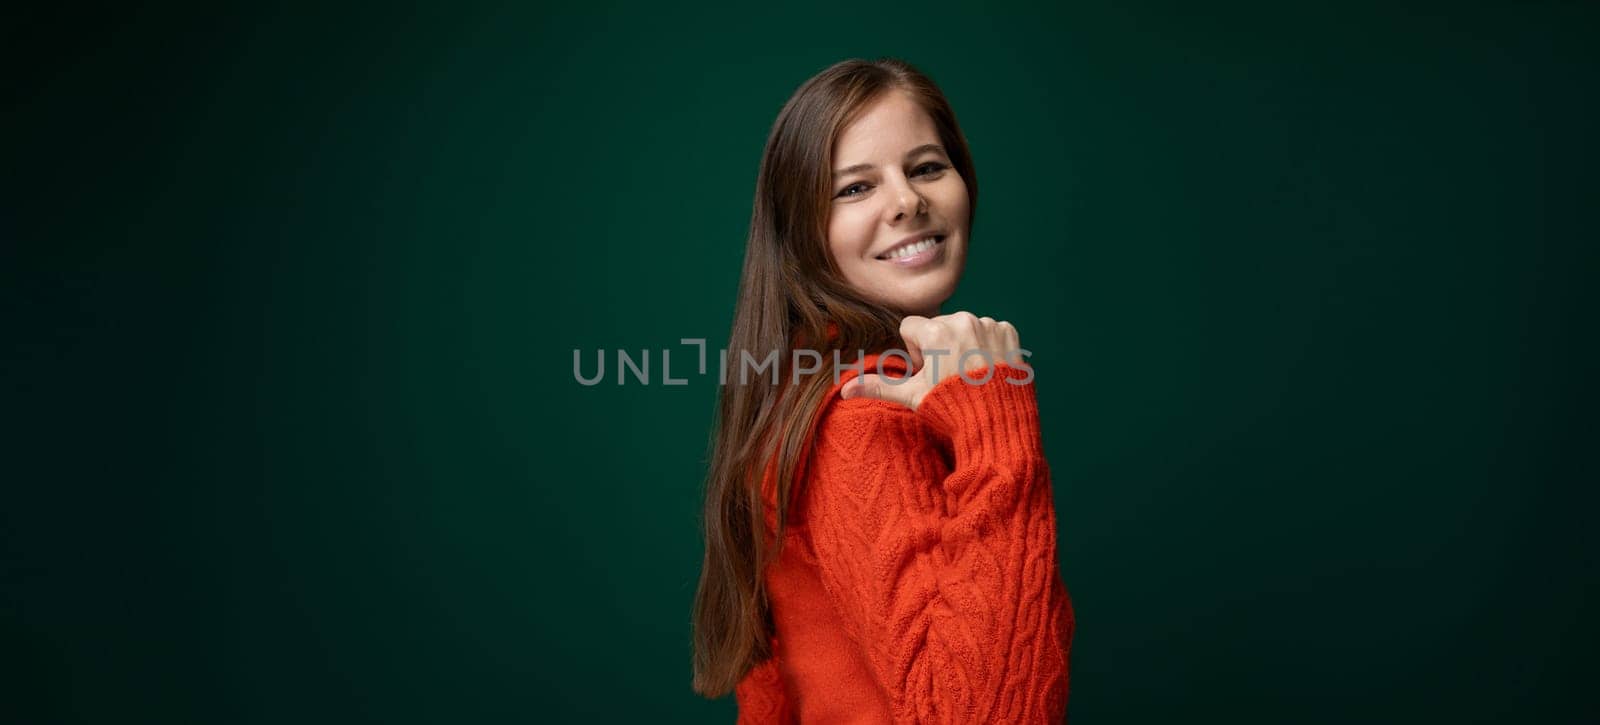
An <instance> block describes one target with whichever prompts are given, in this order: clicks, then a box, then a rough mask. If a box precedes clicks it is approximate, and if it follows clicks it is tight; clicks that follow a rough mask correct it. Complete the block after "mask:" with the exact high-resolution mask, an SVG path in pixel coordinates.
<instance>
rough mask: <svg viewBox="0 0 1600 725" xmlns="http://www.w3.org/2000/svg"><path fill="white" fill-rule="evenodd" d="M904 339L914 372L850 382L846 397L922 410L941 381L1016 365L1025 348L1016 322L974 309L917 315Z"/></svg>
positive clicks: (905, 327)
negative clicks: (979, 313) (999, 365)
mask: <svg viewBox="0 0 1600 725" xmlns="http://www.w3.org/2000/svg"><path fill="white" fill-rule="evenodd" d="M900 337H901V338H903V339H904V340H905V342H906V352H907V353H909V354H910V357H911V370H912V371H913V374H912V375H911V376H910V377H906V378H885V377H884V376H882V375H876V374H862V375H859V376H857V377H856V378H855V379H853V380H851V381H850V382H848V383H845V385H844V387H843V388H841V389H840V390H839V395H840V397H843V398H878V399H879V400H889V401H893V402H896V403H900V404H901V405H904V406H906V407H909V408H911V409H912V410H916V409H917V407H918V406H920V405H922V398H923V397H924V396H926V395H927V394H928V391H930V390H933V387H934V386H935V385H938V384H939V381H941V380H944V379H945V378H948V377H950V376H952V375H957V374H965V373H967V372H969V371H971V370H976V369H978V368H982V367H985V366H990V365H993V364H995V363H999V362H1004V363H1007V364H1010V365H1016V364H1018V351H1019V350H1021V348H1022V346H1021V344H1020V342H1019V340H1018V339H1017V328H1015V327H1012V326H1011V323H1009V322H996V321H995V319H994V318H992V317H978V316H976V315H974V314H972V313H971V312H954V313H951V314H948V315H940V316H938V317H933V318H928V317H920V316H917V315H911V316H909V317H906V318H905V319H904V320H901V321H900ZM980 379H981V377H980Z"/></svg>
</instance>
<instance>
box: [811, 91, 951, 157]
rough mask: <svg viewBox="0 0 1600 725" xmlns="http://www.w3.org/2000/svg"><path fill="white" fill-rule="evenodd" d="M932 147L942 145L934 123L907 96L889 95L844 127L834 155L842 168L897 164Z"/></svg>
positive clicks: (891, 92) (899, 94)
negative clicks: (916, 150) (925, 146)
mask: <svg viewBox="0 0 1600 725" xmlns="http://www.w3.org/2000/svg"><path fill="white" fill-rule="evenodd" d="M929 143H939V131H938V129H936V128H935V127H934V125H933V119H932V118H930V117H929V116H928V113H927V112H926V111H924V110H922V107H921V106H919V105H917V102H916V101H913V100H911V97H910V96H907V95H906V94H905V93H904V92H901V91H890V92H889V93H886V94H884V96H883V97H882V98H879V99H877V100H876V101H873V103H872V104H871V105H869V106H868V107H867V108H866V110H865V111H863V112H862V113H861V115H860V116H859V117H857V118H856V120H855V121H854V122H852V123H851V124H850V125H848V126H846V127H845V129H844V132H843V133H840V134H839V140H838V142H837V143H836V144H835V145H834V151H833V154H834V159H835V160H837V161H839V162H841V163H843V164H853V163H856V162H861V161H872V160H883V161H889V160H898V159H899V158H900V156H901V155H902V154H904V153H905V152H906V151H909V150H911V149H913V148H916V147H918V146H921V145H923V144H929Z"/></svg>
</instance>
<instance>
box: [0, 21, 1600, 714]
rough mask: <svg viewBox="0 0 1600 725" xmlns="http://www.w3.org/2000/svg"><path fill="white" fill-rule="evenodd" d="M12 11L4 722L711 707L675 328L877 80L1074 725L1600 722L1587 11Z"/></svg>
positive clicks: (0, 570) (686, 366) (1, 604)
mask: <svg viewBox="0 0 1600 725" xmlns="http://www.w3.org/2000/svg"><path fill="white" fill-rule="evenodd" d="M7 15H8V16H11V19H9V20H7V21H4V22H0V27H3V29H0V37H3V38H4V40H5V42H4V43H3V45H4V47H5V50H4V53H5V54H6V68H7V72H6V75H7V77H8V82H7V84H6V85H5V87H4V88H3V89H0V96H3V98H4V116H3V122H4V132H5V133H4V137H3V139H0V153H3V156H0V168H3V170H4V174H3V178H4V182H3V183H4V185H5V186H4V191H5V196H4V201H0V209H3V211H4V213H3V214H0V275H3V282H4V286H3V290H0V299H3V300H4V307H3V310H4V321H5V327H4V337H5V345H4V351H5V354H4V364H5V367H4V373H5V375H4V384H3V386H4V387H3V393H0V395H3V398H0V411H4V418H3V419H4V421H5V431H4V433H5V436H4V444H3V445H4V458H3V461H4V468H3V473H0V487H3V488H0V490H3V498H0V527H3V528H0V544H3V549H0V555H3V560H0V576H3V579H0V636H3V641H0V651H3V652H4V655H3V658H4V661H5V663H6V668H7V670H8V671H7V672H6V673H5V677H4V681H3V684H0V721H5V722H19V723H33V722H208V723H218V722H230V723H254V722H261V723H268V722H272V723H285V722H323V721H325V722H386V723H404V722H513V721H516V722H545V721H547V722H652V721H655V722H731V721H732V719H733V717H734V714H735V706H734V703H733V701H732V699H731V698H729V699H724V700H720V701H714V702H713V701H706V700H702V699H700V698H698V697H697V696H695V695H694V694H693V693H692V692H691V691H690V689H689V677H690V670H689V666H690V660H689V652H690V649H689V647H690V640H689V631H690V630H689V611H690V605H691V602H692V599H693V594H694V588H695V582H696V580H697V577H698V571H699V565H700V557H701V554H702V549H701V541H700V538H699V529H698V517H699V504H700V492H701V486H702V476H703V474H704V471H705V458H706V443H707V435H708V433H709V430H710V426H711V423H712V412H713V403H714V400H715V394H716V386H715V384H714V383H713V382H712V381H711V379H710V378H709V377H707V376H699V375H696V374H694V370H693V365H692V361H693V359H694V356H693V348H686V347H683V346H681V345H680V344H679V342H678V341H679V340H680V339H682V338H705V339H707V340H708V341H709V345H710V347H711V349H712V350H713V351H715V350H716V349H718V348H719V347H720V346H721V345H722V344H724V343H725V341H726V334H727V327H728V324H729V322H730V320H731V316H732V309H733V307H732V305H733V300H734V296H735V292H736V287H737V281H738V280H737V277H738V271H739V267H740V264H741V260H742V256H743V243H744V235H745V232H746V229H747V224H748V220H749V213H750V199H751V194H752V190H753V183H754V177H755V171H756V165H757V163H758V161H759V157H760V152H761V147H762V144H763V142H764V140H765V138H766V134H767V132H768V129H769V127H770V124H771V122H772V120H773V118H774V116H775V114H776V113H777V111H778V109H779V107H780V105H781V104H782V103H783V101H784V100H785V99H786V98H787V97H788V95H789V93H791V92H792V91H793V89H794V88H795V87H796V86H797V85H798V84H799V83H800V82H801V81H803V80H804V79H805V78H807V77H809V76H810V75H811V74H813V73H815V72H816V71H818V70H820V69H822V68H823V67H825V66H827V65H828V64H831V63H833V62H834V61H837V60H840V59H843V58H847V57H866V58H872V57H878V56H885V55H889V56H898V57H903V58H905V59H907V60H909V61H911V62H912V63H914V64H917V65H918V66H920V67H921V68H922V69H923V70H925V71H926V72H928V73H929V74H930V75H932V76H933V78H934V79H935V80H936V81H938V82H939V83H940V84H941V85H942V86H943V87H944V89H945V91H946V92H947V94H948V96H949V97H950V99H951V102H952V103H953V105H954V107H955V109H956V110H957V113H958V114H959V116H960V119H961V122H962V123H963V125H964V127H965V130H966V132H967V135H968V137H969V139H970V141H971V145H972V149H973V152H974V155H975V158H976V162H977V166H978V170H979V178H980V181H981V188H982V195H981V202H980V209H981V211H980V213H979V219H978V224H977V228H976V229H975V232H974V237H973V241H974V249H973V252H972V257H971V260H970V264H969V266H968V273H967V276H966V278H965V280H964V282H963V285H962V287H961V289H960V291H959V292H958V294H957V297H956V298H955V299H953V300H952V301H951V303H950V304H949V305H947V307H946V310H947V311H949V310H956V309H971V310H974V311H979V313H980V314H988V315H992V316H995V317H999V318H1003V319H1009V320H1012V321H1014V322H1015V323H1016V324H1017V326H1018V328H1019V329H1020V330H1021V331H1022V336H1023V340H1024V343H1025V346H1027V347H1028V348H1030V349H1031V350H1033V352H1034V355H1033V358H1032V362H1033V363H1034V365H1035V367H1036V369H1037V371H1038V376H1039V377H1038V381H1037V387H1038V391H1039V395H1040V397H1041V408H1042V411H1043V412H1042V423H1043V426H1044V427H1043V430H1044V436H1045V442H1046V445H1047V452H1048V456H1049V458H1050V461H1051V464H1052V470H1053V472H1054V485H1055V487H1056V502H1057V507H1058V511H1059V514H1060V527H1061V528H1060V535H1061V539H1060V540H1061V563H1062V572H1063V576H1064V579H1065V581H1066V583H1067V585H1068V588H1069V589H1070V590H1071V592H1072V595H1073V601H1074V606H1075V610H1076V613H1077V616H1078V634H1077V639H1076V642H1075V646H1074V648H1073V652H1072V655H1073V660H1072V668H1073V669H1072V695H1071V703H1070V707H1071V715H1072V719H1073V721H1075V722H1083V723H1132V722H1170V721H1174V720H1178V719H1184V720H1194V721H1200V722H1228V723H1282V722H1307V723H1310V722H1330V723H1332V722H1396V723H1409V722H1424V721H1428V722H1434V721H1437V722H1515V723H1522V722H1577V721H1584V720H1591V719H1593V718H1595V717H1596V715H1597V714H1600V713H1597V712H1596V708H1595V705H1594V700H1593V698H1592V697H1591V696H1590V693H1591V692H1592V674H1593V672H1594V668H1593V667H1592V666H1591V665H1590V662H1589V661H1590V659H1591V655H1590V653H1589V651H1588V650H1589V649H1590V646H1591V645H1592V644H1593V642H1594V641H1595V634H1596V632H1595V629H1596V628H1595V623H1594V622H1595V619H1594V617H1593V615H1594V613H1595V612H1594V600H1593V598H1592V595H1593V589H1594V586H1593V583H1594V557H1593V554H1594V550H1595V549H1594V546H1593V545H1594V543H1595V542H1594V536H1593V534H1592V533H1589V531H1588V528H1587V527H1588V524H1589V521H1588V519H1589V518H1590V517H1591V516H1592V512H1593V511H1594V504H1595V503H1596V501H1595V494H1594V492H1593V490H1594V489H1593V486H1594V484H1595V483H1596V480H1597V476H1596V473H1597V471H1596V468H1597V467H1596V463H1595V457H1594V441H1595V427H1594V418H1593V413H1592V410H1593V409H1592V408H1591V407H1590V404H1591V403H1592V402H1593V396H1592V393H1593V385H1592V381H1593V373H1594V370H1595V369H1596V367H1595V365H1596V355H1595V352H1596V349H1595V342H1594V335H1593V332H1594V323H1593V315H1592V311H1593V308H1592V304H1593V302H1594V300H1593V296H1594V295H1593V289H1592V280H1593V278H1594V274H1595V272H1596V271H1597V270H1596V266H1595V254H1594V252H1593V242H1594V238H1593V235H1594V209H1595V201H1596V198H1597V195H1596V183H1595V180H1594V179H1595V177H1594V175H1593V167H1594V161H1595V156H1594V150H1595V141H1594V138H1595V135H1594V129H1595V127H1596V123H1595V122H1596V117H1595V105H1596V104H1595V100H1596V99H1595V94H1596V91H1595V87H1596V84H1595V83H1594V79H1595V76H1596V74H1595V71H1596V54H1595V52H1594V42H1593V41H1594V38H1595V37H1596V35H1597V34H1596V29H1597V28H1596V15H1597V13H1596V11H1595V6H1594V5H1593V4H1589V3H1575V2H1549V3H1504V4H1489V5H1464V4H1460V3H1450V4H1445V3H1440V4H1437V5H1435V6H1430V7H1424V6H1413V7H1400V6H1396V5H1393V4H1383V5H1375V6H1356V5H1352V4H1349V3H1313V4H1300V3H1291V4H1287V5H1285V4H1282V3H1257V4H1248V5H1236V4H1228V5H1226V6H1218V5H1215V4H1192V3H1191V4H1177V3H1173V4H1154V3H1147V2H1115V3H1111V2H1106V3H1098V2H1097V3H1072V4H1051V5H1042V4H1041V5H1037V6H1024V5H1012V4H995V5H989V6H985V7H984V8H983V9H981V10H980V9H977V8H976V6H973V5H971V4H932V5H903V6H902V5H884V4H873V3H858V4H843V5H808V6H804V7H799V8H789V9H784V8H778V7H776V6H766V5H751V4H746V5H738V6H726V7H720V8H709V7H707V8H701V7H689V6H671V5H641V6H633V7H623V6H611V5H604V4H597V5H587V4H569V5H567V6H564V7H559V8H558V7H551V8H540V7H535V6H532V5H527V4H521V3H498V4H477V5H462V4H438V5H432V6H424V5H409V4H408V5H404V6H394V5H392V4H381V5H370V6H365V7H361V6H342V7H339V8H327V7H315V6H310V5H308V6H306V7H301V8H290V7H283V6H277V5H276V4H268V5H267V6H259V7H250V8H245V9H232V10H230V9H224V8H219V7H216V6H213V5H200V4H196V5H193V6H190V7H122V6H119V7H109V8H104V9H89V8H84V7H80V6H69V7H60V8H54V9H37V10H35V11H30V12H28V13H23V12H19V11H7ZM618 348H623V349H627V350H628V351H629V352H630V353H631V354H632V355H633V356H634V357H635V358H638V357H639V356H641V355H642V354H643V353H644V352H645V351H647V350H648V351H649V355H650V357H651V365H652V384H651V385H648V386H645V385H637V384H629V385H619V384H616V382H615V381H616V379H617V378H616V376H615V375H608V377H607V379H606V381H605V383H604V384H601V385H596V386H593V387H586V386H583V385H580V384H578V383H577V382H576V381H575V379H574V376H573V371H572V354H573V350H580V351H583V352H584V353H586V354H587V355H589V356H591V359H592V355H593V354H594V353H595V352H596V351H600V350H604V351H607V354H608V355H614V351H615V350H617V349H618ZM663 349H671V350H673V351H674V352H673V364H674V371H673V377H675V378H678V377H682V378H685V379H687V381H688V382H687V384H685V385H682V386H664V385H662V384H660V382H661V378H660V373H661V371H660V369H659V364H660V357H661V355H660V351H661V350H663ZM615 362H616V361H615V358H614V357H613V358H612V359H611V360H609V361H608V363H609V364H612V365H614V364H615ZM632 382H634V381H633V380H631V379H630V383H632Z"/></svg>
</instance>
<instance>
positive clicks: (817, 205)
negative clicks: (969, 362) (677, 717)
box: [692, 58, 978, 698]
mask: <svg viewBox="0 0 1600 725" xmlns="http://www.w3.org/2000/svg"><path fill="white" fill-rule="evenodd" d="M891 90H900V91H904V92H906V93H907V94H908V95H910V96H911V97H912V98H914V99H915V100H916V101H917V102H918V103H919V104H920V105H921V107H922V108H923V110H925V111H926V112H927V113H928V115H929V116H930V117H932V119H933V123H934V126H935V128H937V129H938V133H939V138H940V142H941V143H942V144H943V145H944V148H945V152H946V154H947V155H948V156H949V158H950V162H951V164H952V165H953V166H954V168H955V171H956V172H957V173H959V174H960V175H961V178H962V180H963V181H964V182H966V186H967V196H968V200H969V202H970V207H971V215H970V216H969V220H970V219H972V218H975V217H976V214H977V207H978V180H977V175H976V174H975V173H974V171H973V167H972V154H971V152H970V151H969V149H968V148H967V142H966V138H965V137H964V136H963V135H962V133H961V129H960V126H958V125H957V124H956V117H955V113H954V112H953V111H951V109H950V104H949V102H948V101H946V100H945V97H944V94H943V92H941V91H940V90H939V88H938V86H936V85H934V83H933V81H932V80H930V79H929V78H928V77H927V76H925V75H923V74H922V73H921V72H919V71H918V70H917V69H916V68H914V67H912V66H911V65H910V64H908V63H906V62H904V61H901V60H898V59H894V58H882V59H879V60H876V61H866V60H859V59H851V60H845V61H841V62H839V63H836V64H834V65H832V66H830V67H828V68H826V69H824V70H823V71H822V72H820V73H818V74H817V75H815V76H812V77H811V78H810V79H809V80H807V81H806V82H805V83H803V84H801V86H800V88H799V89H797V90H796V91H795V92H794V95H793V96H791V97H790V98H789V101H788V102H787V103H785V104H784V106H783V109H782V110H781V111H779V113H778V118H777V120H776V121H775V122H774V123H773V125H772V132H771V134H770V135H769V136H768V137H767V144H766V150H765V151H764V152H763V154H762V157H761V168H760V171H759V172H758V173H757V176H756V192H755V202H754V207H753V209H752V212H751V214H750V235H749V238H748V240H747V244H746V247H745V256H744V271H743V272H742V274H741V277H740V282H739V299H738V303H737V307H736V308H735V310H734V316H733V328H732V331H731V332H730V334H729V342H728V346H727V348H726V350H727V383H726V384H724V385H723V386H722V388H721V392H720V395H719V399H718V405H717V425H716V428H715V430H714V431H713V434H712V439H711V457H710V468H709V471H708V475H707V481H706V492H705V494H706V496H705V511H704V521H703V524H704V527H705V542H706V554H705V560H704V562H703V564H702V565H701V571H700V586H699V589H698V591H696V593H695V603H694V680H693V683H692V687H693V688H694V690H695V692H698V693H700V694H701V695H703V696H705V697H708V698H716V697H722V696H723V695H726V694H728V693H729V692H731V691H732V690H733V689H734V688H735V687H736V686H737V685H738V683H739V681H740V680H741V679H743V677H744V676H745V674H746V673H747V672H748V671H749V670H750V668H752V667H754V666H755V665H758V664H760V663H762V662H764V661H765V660H767V659H768V658H770V657H771V656H772V651H771V643H770V641H769V639H770V637H771V634H772V623H771V616H770V611H769V609H768V602H767V592H766V586H765V581H764V578H763V572H765V571H766V569H767V566H768V565H769V564H770V563H771V562H772V561H774V560H776V558H777V555H778V553H779V550H780V548H781V546H782V542H783V532H784V528H785V523H786V517H787V515H788V508H789V506H788V503H789V500H790V487H791V486H790V484H791V481H792V480H793V479H794V478H795V476H796V473H797V469H799V468H800V467H801V464H802V463H803V461H804V459H805V457H806V456H805V455H804V454H805V453H807V451H803V450H802V447H803V446H805V445H807V442H808V441H809V438H810V436H809V434H810V432H811V430H810V429H811V427H812V424H813V423H814V420H813V419H814V417H815V414H816V413H817V411H818V410H819V408H820V406H821V403H822V397H823V395H825V394H826V393H827V391H828V390H829V389H830V388H831V387H832V383H833V380H834V377H833V360H834V358H833V352H834V351H839V352H838V355H839V361H840V363H841V364H850V363H853V362H855V361H856V360H857V354H858V353H859V352H860V351H868V352H871V351H881V350H885V349H888V348H891V347H894V346H896V345H897V344H898V343H899V338H900V334H899V327H900V320H901V318H902V317H903V316H904V314H905V313H904V312H903V311H900V310H894V309H889V308H887V307H885V306H883V305H881V304H878V303H875V302H873V301H871V300H868V299H866V298H865V297H864V296H862V295H861V294H859V293H857V292H856V291H854V290H853V289H852V288H851V287H850V286H849V284H847V283H846V282H845V281H844V278H843V277H842V276H841V274H840V273H839V269H838V267H837V266H836V265H835V264H834V261H833V257H832V255H831V254H829V252H828V247H827V224H828V216H829V210H830V209H831V204H832V184H833V171H832V169H833V147H834V143H835V141H836V140H837V139H838V137H839V134H840V133H842V132H843V130H844V129H845V128H846V127H847V126H848V125H849V124H850V123H851V122H852V121H853V120H855V118H856V117H857V116H859V115H860V114H861V113H862V112H863V111H864V110H865V109H866V108H867V107H868V106H870V105H871V104H872V103H873V102H874V101H875V100H877V99H878V98H880V97H881V96H882V95H883V94H884V93H887V92H889V91H891ZM970 224H971V222H970V221H969V230H970ZM967 238H968V239H970V238H971V236H970V231H969V234H968V236H967ZM830 323H831V324H832V325H834V326H835V327H836V332H835V333H834V334H833V335H831V336H830V334H829V325H830ZM796 349H807V350H816V351H818V352H819V353H820V354H821V355H822V358H823V364H822V368H823V371H822V372H821V373H814V374H810V375H809V376H803V377H801V378H800V381H799V383H798V384H796V383H795V382H794V380H793V379H792V376H793V374H794V373H793V370H792V369H791V368H792V363H794V362H795V361H794V360H792V359H791V357H792V355H793V352H792V351H793V350H796ZM774 350H776V351H778V357H777V366H778V380H779V384H778V385H773V384H771V378H770V377H769V375H770V373H768V374H766V375H756V376H754V380H753V381H752V382H750V383H749V384H741V379H742V376H741V375H740V374H739V371H740V365H741V364H742V360H743V357H742V355H743V354H744V353H748V354H749V355H750V357H751V358H752V359H753V360H755V361H758V362H759V361H762V360H765V359H766V357H767V356H768V355H770V354H771V353H772V351H774ZM802 364H805V365H807V369H810V368H811V367H815V360H814V359H813V360H805V361H802ZM774 457H775V460H774ZM769 462H772V463H773V465H774V466H775V469H776V472H777V482H776V483H777V511H776V522H777V530H776V531H775V532H774V531H772V530H771V529H769V528H768V526H767V520H766V516H767V511H766V510H765V508H764V502H763V498H762V491H761V483H762V476H763V474H764V473H765V470H766V466H767V464H768V463H769Z"/></svg>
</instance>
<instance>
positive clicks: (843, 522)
mask: <svg viewBox="0 0 1600 725" xmlns="http://www.w3.org/2000/svg"><path fill="white" fill-rule="evenodd" d="M992 370H993V373H994V375H993V377H992V378H991V379H990V380H989V381H988V382H987V383H984V384H971V383H968V382H967V381H964V380H962V379H961V377H960V376H953V377H950V378H947V379H945V380H943V381H941V382H940V383H939V384H938V385H936V386H935V387H934V388H933V389H932V390H931V391H929V393H928V394H927V396H926V397H925V398H924V400H923V402H922V405H921V406H920V408H919V409H918V410H915V411H913V410H911V409H910V408H906V407H904V406H900V405H898V404H895V403H890V402H887V401H881V400H872V399H851V400H836V401H832V402H831V403H830V406H831V407H830V409H829V410H828V411H827V412H826V414H825V415H824V417H823V419H822V421H821V423H820V424H819V427H818V429H817V432H816V435H817V438H816V448H815V450H814V453H813V456H814V458H813V468H812V471H811V472H810V474H809V475H808V477H807V485H806V487H805V493H804V494H803V495H804V497H805V498H804V501H805V504H804V505H805V511H806V519H807V525H806V528H807V536H808V539H809V542H810V545H811V548H812V550H813V554H814V556H815V557H816V561H817V566H818V570H819V572H820V576H821V579H822V582H823V586H824V587H825V589H826V590H827V591H828V593H829V595H830V598H831V599H832V600H833V601H834V603H835V606H836V607H837V609H838V613H839V616H840V620H841V624H842V626H844V627H845V628H846V630H847V631H848V632H849V634H850V636H851V638H852V639H853V640H854V641H855V642H856V643H857V644H858V645H859V646H860V648H861V652H862V655H863V656H864V658H865V660H866V661H867V662H868V663H869V667H870V669H871V671H872V673H873V675H874V677H875V678H876V680H877V684H878V685H879V686H880V687H882V688H883V690H884V692H885V695H886V699H887V700H888V701H889V702H890V703H891V705H892V707H893V710H894V719H895V722H936V723H955V722H960V723H972V722H1007V723H1035V722H1040V723H1042V722H1051V723H1059V722H1061V721H1062V719H1063V717H1064V715H1065V711H1066V700H1067V687H1068V651H1069V649H1070V647H1071V641H1072V634H1073V629H1074V619H1073V613H1072V608H1071V602H1070V600H1069V599H1068V595H1067V591H1066V588H1065V586H1064V584H1063V583H1062V581H1061V575H1060V571H1059V567H1058V565H1057V554H1056V515H1055V507H1054V498H1053V494H1052V491H1051V486H1050V474H1049V469H1048V466H1047V465H1046V463H1045V460H1044V455H1043V448H1042V445H1041V440H1040V433H1039V421H1038V408H1037V402H1036V398H1035V392H1034V386H1033V383H1032V381H1031V380H1029V381H1028V382H1026V383H1022V384H1017V383H1019V382H1020V381H1022V380H1024V379H1026V374H1025V372H1024V371H1021V370H1018V369H1016V368H1013V367H1010V366H1008V365H1006V364H1004V363H997V364H995V365H994V366H993V368H992ZM969 375H975V376H977V377H979V378H981V376H982V372H981V371H980V372H977V373H969Z"/></svg>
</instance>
